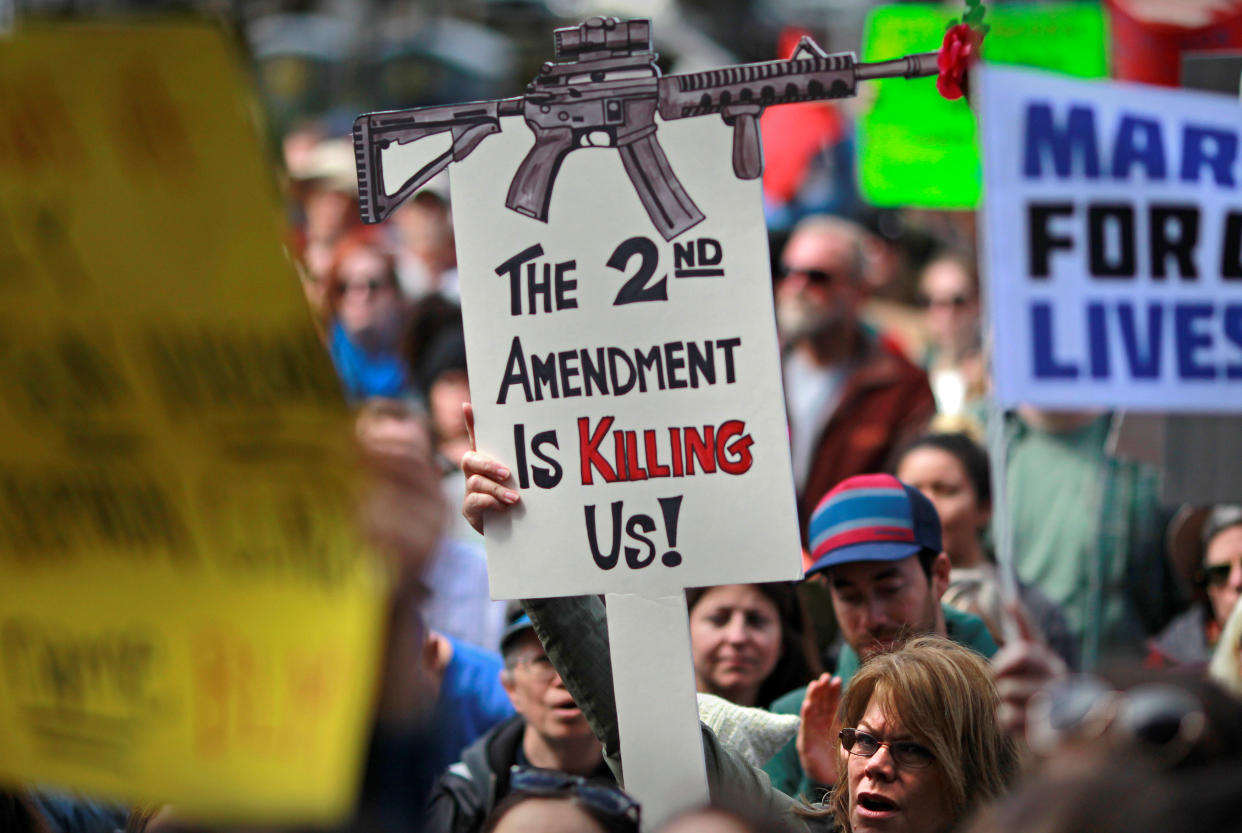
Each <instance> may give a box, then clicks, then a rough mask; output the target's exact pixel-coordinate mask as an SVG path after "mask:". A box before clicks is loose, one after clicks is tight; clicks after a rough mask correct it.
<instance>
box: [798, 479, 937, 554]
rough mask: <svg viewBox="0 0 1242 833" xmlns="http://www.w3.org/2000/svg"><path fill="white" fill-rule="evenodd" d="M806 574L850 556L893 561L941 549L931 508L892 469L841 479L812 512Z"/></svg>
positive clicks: (929, 503) (917, 492) (933, 508)
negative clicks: (889, 472)
mask: <svg viewBox="0 0 1242 833" xmlns="http://www.w3.org/2000/svg"><path fill="white" fill-rule="evenodd" d="M809 534H810V539H811V558H812V560H813V562H814V563H812V564H811V568H810V569H809V570H807V571H806V572H807V575H810V574H811V573H814V572H818V571H819V570H825V569H827V568H829V567H835V566H836V565H838V564H848V563H850V562H852V561H897V560H900V559H902V558H908V557H909V556H912V555H917V554H918V553H919V552H920V551H922V550H925V549H926V550H931V551H932V552H940V549H941V547H940V518H939V517H938V516H937V515H936V507H934V506H932V503H931V501H930V500H928V499H927V498H926V497H924V496H923V493H922V492H920V491H919V490H918V489H916V488H914V487H913V486H907V485H906V484H905V483H902V482H901V481H900V480H898V479H897V478H896V477H893V476H892V475H891V474H860V475H857V476H855V477H850V478H847V479H845V480H842V481H841V482H840V483H839V484H837V486H836V488H834V489H833V490H832V491H831V492H829V493H828V494H826V495H824V499H823V500H821V501H820V502H819V505H818V506H816V507H815V511H814V512H812V513H811V527H810V533H809Z"/></svg>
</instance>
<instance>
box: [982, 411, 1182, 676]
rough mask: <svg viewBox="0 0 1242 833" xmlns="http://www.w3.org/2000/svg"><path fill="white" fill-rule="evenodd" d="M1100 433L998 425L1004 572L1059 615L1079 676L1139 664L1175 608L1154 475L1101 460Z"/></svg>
mask: <svg viewBox="0 0 1242 833" xmlns="http://www.w3.org/2000/svg"><path fill="white" fill-rule="evenodd" d="M1110 427H1111V420H1110V419H1109V418H1108V417H1106V416H1103V417H1100V418H1099V419H1096V420H1094V421H1092V422H1090V423H1088V424H1086V425H1084V426H1082V427H1081V428H1078V429H1077V430H1074V431H1066V432H1062V433H1058V434H1053V433H1048V432H1044V431H1040V430H1037V429H1035V428H1033V427H1030V426H1027V425H1026V424H1025V423H1023V422H1022V420H1021V419H1019V418H1017V417H1014V418H1012V419H1011V420H1010V421H1009V422H1008V424H1007V434H1008V443H1007V445H1008V452H1009V458H1008V466H1007V471H1006V475H1005V476H1006V481H1007V483H1008V487H1009V513H1010V515H1009V517H1010V526H1011V528H1012V530H1013V553H1014V555H1013V557H1014V566H1015V568H1016V569H1017V572H1018V578H1020V579H1021V580H1022V581H1024V582H1026V583H1027V584H1033V585H1035V586H1036V587H1038V588H1039V589H1040V590H1042V591H1043V592H1044V593H1045V594H1046V595H1047V596H1048V597H1049V598H1050V599H1052V600H1053V601H1054V602H1056V603H1057V604H1058V605H1059V606H1060V608H1061V610H1062V611H1063V612H1064V613H1065V618H1066V619H1067V620H1068V622H1069V626H1070V630H1071V632H1072V634H1073V636H1074V638H1075V639H1077V640H1078V641H1079V646H1080V647H1079V653H1080V655H1081V657H1082V666H1083V668H1085V669H1088V670H1090V669H1093V668H1096V667H1098V666H1099V664H1100V663H1101V661H1103V660H1108V659H1120V658H1130V659H1135V658H1138V657H1140V656H1141V655H1142V653H1143V651H1144V648H1145V642H1146V639H1147V637H1148V636H1149V635H1151V634H1154V633H1157V632H1158V631H1159V629H1160V628H1161V627H1163V626H1164V624H1165V623H1166V622H1168V620H1169V618H1170V617H1171V616H1172V615H1173V614H1174V613H1175V612H1176V611H1177V608H1178V605H1179V602H1180V599H1179V598H1178V596H1179V594H1178V590H1177V583H1176V581H1175V580H1174V579H1173V577H1172V575H1171V574H1170V571H1169V567H1168V561H1167V560H1166V558H1165V555H1164V553H1165V528H1166V526H1167V524H1168V521H1169V518H1170V516H1171V511H1170V509H1169V508H1166V507H1162V506H1161V504H1160V477H1159V472H1158V471H1157V470H1156V469H1155V468H1154V467H1152V466H1149V465H1146V464H1143V463H1137V462H1133V461H1123V460H1119V459H1117V458H1115V457H1113V456H1111V455H1110V454H1109V453H1108V451H1107V440H1108V434H1109V430H1110Z"/></svg>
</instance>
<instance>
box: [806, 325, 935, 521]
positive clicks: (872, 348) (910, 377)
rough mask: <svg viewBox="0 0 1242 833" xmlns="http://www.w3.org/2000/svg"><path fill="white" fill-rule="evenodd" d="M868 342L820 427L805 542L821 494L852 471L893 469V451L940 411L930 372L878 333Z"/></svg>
mask: <svg viewBox="0 0 1242 833" xmlns="http://www.w3.org/2000/svg"><path fill="white" fill-rule="evenodd" d="M864 343H865V347H864V353H863V355H862V356H861V357H860V358H859V359H858V360H857V362H856V364H855V366H854V370H853V372H852V373H851V374H850V376H849V378H848V379H846V382H845V389H844V390H843V391H842V393H841V399H840V401H839V403H838V404H837V408H836V410H835V411H833V413H832V416H831V417H830V418H829V420H828V423H827V424H826V425H825V426H824V428H823V430H822V431H821V432H820V436H819V442H818V443H817V444H816V447H815V455H814V458H813V460H812V462H811V467H810V470H809V472H808V474H807V478H806V486H805V487H804V488H803V490H802V492H801V493H800V494H799V495H798V520H799V522H800V523H801V525H802V538H803V543H804V544H805V543H806V529H807V523H808V521H809V520H810V517H811V512H812V510H814V509H815V506H816V504H818V503H819V501H820V498H822V497H823V496H824V495H825V494H827V493H828V491H829V490H830V489H832V487H833V486H836V485H837V484H838V483H840V482H841V481H842V480H844V479H845V478H847V477H852V476H854V475H856V474H870V473H873V472H882V471H887V470H889V468H891V466H892V465H893V464H894V463H895V462H896V460H894V459H893V457H894V455H895V454H896V453H897V452H898V451H900V450H901V448H902V446H904V445H905V444H906V443H908V442H910V441H912V440H913V439H914V438H916V437H917V436H918V435H919V434H920V433H921V432H922V431H923V430H924V429H925V428H926V427H927V423H928V422H929V421H930V420H931V418H932V416H933V415H934V414H935V413H936V401H935V399H934V398H933V396H932V392H931V387H930V385H928V383H927V374H926V373H924V372H923V371H922V370H921V369H920V368H918V367H917V366H915V365H914V364H912V363H911V362H910V361H909V360H908V359H906V358H905V357H903V356H901V355H899V354H898V353H897V352H896V350H895V348H890V347H888V346H885V345H884V344H882V343H881V342H880V341H879V340H877V339H876V338H875V337H873V336H870V335H868V336H866V337H865V339H864Z"/></svg>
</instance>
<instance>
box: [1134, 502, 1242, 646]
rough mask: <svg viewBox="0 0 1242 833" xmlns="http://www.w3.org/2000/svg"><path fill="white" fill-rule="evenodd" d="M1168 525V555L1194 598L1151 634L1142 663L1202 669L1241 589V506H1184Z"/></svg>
mask: <svg viewBox="0 0 1242 833" xmlns="http://www.w3.org/2000/svg"><path fill="white" fill-rule="evenodd" d="M1171 526H1172V532H1171V534H1170V536H1169V538H1170V551H1171V559H1172V561H1173V563H1174V566H1175V568H1177V569H1178V570H1179V571H1180V572H1182V573H1183V574H1184V576H1185V577H1187V578H1189V583H1190V585H1191V587H1192V592H1193V597H1194V603H1193V604H1192V605H1191V606H1190V608H1189V609H1188V610H1186V611H1185V612H1184V613H1182V614H1180V615H1178V616H1177V617H1175V618H1174V619H1173V621H1171V622H1170V623H1169V624H1168V626H1167V627H1166V628H1165V629H1164V630H1163V631H1161V632H1160V634H1159V635H1158V636H1157V637H1155V638H1154V639H1153V640H1152V642H1151V644H1150V651H1149V653H1148V656H1147V664H1148V665H1149V666H1165V665H1176V666H1186V667H1188V668H1199V669H1202V668H1203V667H1205V666H1206V665H1207V664H1208V661H1209V660H1210V659H1211V656H1212V650H1213V648H1214V647H1215V646H1216V644H1217V642H1218V641H1219V640H1220V636H1221V631H1222V629H1223V628H1224V627H1225V623H1226V622H1227V621H1228V620H1229V614H1230V613H1231V612H1232V611H1233V609H1234V608H1235V607H1236V606H1237V604H1238V597H1239V596H1240V595H1242V506H1227V505H1221V506H1214V507H1210V508H1206V509H1189V508H1187V509H1183V510H1182V511H1181V512H1179V513H1178V516H1177V517H1176V518H1174V520H1173V523H1172V525H1171Z"/></svg>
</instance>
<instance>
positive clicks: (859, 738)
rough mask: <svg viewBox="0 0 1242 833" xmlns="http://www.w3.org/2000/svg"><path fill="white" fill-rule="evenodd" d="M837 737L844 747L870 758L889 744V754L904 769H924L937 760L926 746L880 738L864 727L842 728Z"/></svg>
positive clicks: (849, 751)
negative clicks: (863, 728)
mask: <svg viewBox="0 0 1242 833" xmlns="http://www.w3.org/2000/svg"><path fill="white" fill-rule="evenodd" d="M837 737H839V738H840V739H841V748H842V749H844V750H845V751H846V752H848V753H850V754H851V755H857V756H859V757H860V758H870V757H871V756H872V755H874V754H875V753H876V752H879V751H880V747H881V746H887V747H888V754H889V755H891V756H892V758H893V761H894V762H895V763H896V764H897V766H899V767H901V768H902V769H922V768H923V767H926V766H931V763H932V761H934V760H936V756H935V755H933V754H932V753H931V750H930V749H928V748H927V747H926V746H923V745H921V744H918V743H915V742H913V741H909V740H880V739H879V738H877V737H876V736H875V735H873V734H871V733H870V732H864V731H863V730H862V729H842V730H841V732H840V733H839V734H838V735H837Z"/></svg>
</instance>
